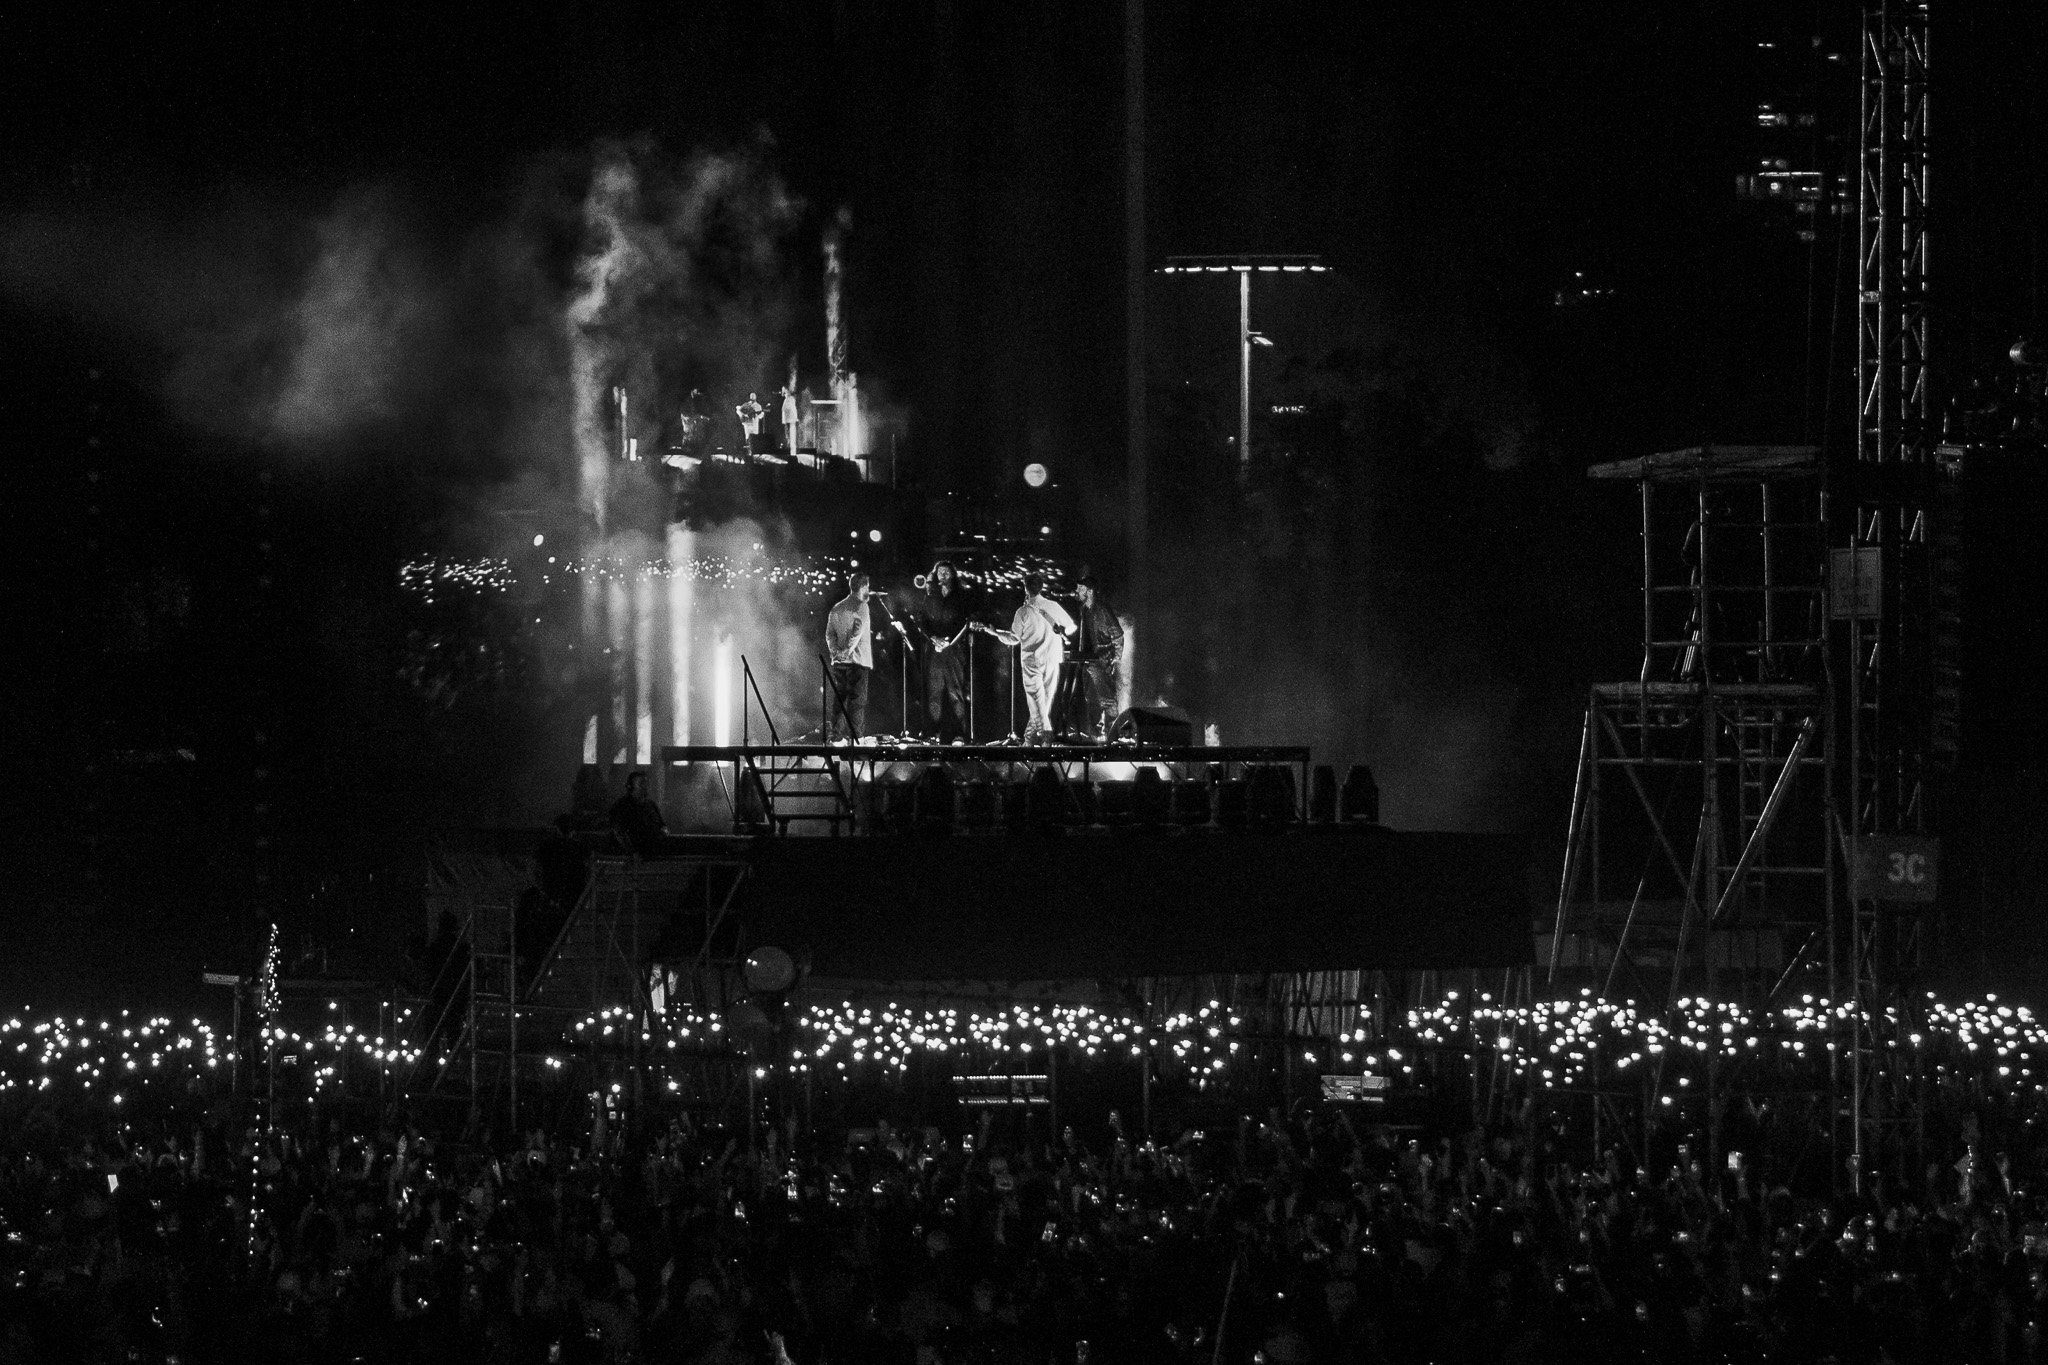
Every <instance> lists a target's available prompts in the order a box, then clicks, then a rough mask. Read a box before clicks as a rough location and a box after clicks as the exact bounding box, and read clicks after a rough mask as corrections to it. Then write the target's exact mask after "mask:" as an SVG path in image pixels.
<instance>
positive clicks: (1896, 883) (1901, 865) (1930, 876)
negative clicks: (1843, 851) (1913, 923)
mask: <svg viewBox="0 0 2048 1365" xmlns="http://www.w3.org/2000/svg"><path fill="white" fill-rule="evenodd" d="M1940 874H1941V841H1940V840H1939V839H1928V838H1924V837H1922V836H1920V835H1916V834H1866V835H1864V836H1863V837H1862V838H1861V839H1860V840H1858V841H1857V853H1856V880H1855V885H1854V887H1853V894H1854V895H1855V896H1856V898H1857V899H1858V900H1880V901H1912V902H1916V903H1920V904H1928V903H1931V902H1932V901H1933V900H1934V893H1935V888H1936V887H1937V886H1938V885H1939V883H1940Z"/></svg>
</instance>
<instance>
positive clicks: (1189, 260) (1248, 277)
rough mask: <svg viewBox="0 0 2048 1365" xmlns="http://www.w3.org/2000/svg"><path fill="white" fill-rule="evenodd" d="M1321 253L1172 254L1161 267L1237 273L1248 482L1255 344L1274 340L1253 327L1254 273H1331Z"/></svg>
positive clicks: (1241, 429) (1242, 472)
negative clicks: (1263, 254)
mask: <svg viewBox="0 0 2048 1365" xmlns="http://www.w3.org/2000/svg"><path fill="white" fill-rule="evenodd" d="M1329 269H1330V267H1328V266H1326V265H1324V264H1323V258H1322V257H1320V256H1169V257H1167V258H1166V264H1165V265H1163V266H1161V267H1159V271H1160V273H1161V274H1163V275H1221V274H1234V275H1236V276H1237V481H1238V483H1240V484H1244V483H1248V482H1250V479H1251V468H1252V347H1253V346H1255V345H1258V346H1270V345H1272V342H1270V341H1268V340H1267V339H1266V338H1264V337H1262V336H1260V335H1259V334H1258V333H1257V332H1254V331H1253V330H1252V272H1253V271H1254V270H1257V271H1262V272H1264V273H1266V274H1287V275H1299V274H1314V275H1322V274H1327V273H1328V272H1329Z"/></svg>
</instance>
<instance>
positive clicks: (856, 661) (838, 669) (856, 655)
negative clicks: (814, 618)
mask: <svg viewBox="0 0 2048 1365" xmlns="http://www.w3.org/2000/svg"><path fill="white" fill-rule="evenodd" d="M848 587H849V588H850V589H851V591H849V592H848V593H847V594H846V596H844V597H842V598H840V599H839V601H838V602H836V603H835V604H833V607H832V611H831V614H830V615H828V616H827V617H826V618H825V652H826V655H827V657H828V658H829V659H830V660H831V663H832V668H831V674H832V691H833V693H834V694H835V695H834V696H833V697H832V698H831V699H830V700H831V706H832V713H831V719H830V720H829V722H828V723H827V726H826V731H825V735H826V738H827V739H828V740H833V741H837V740H839V739H842V738H844V739H849V740H852V741H854V742H856V743H857V742H858V741H859V740H860V739H861V737H862V736H863V735H865V734H866V733H867V728H868V673H869V672H870V671H871V670H872V669H873V668H874V666H875V646H874V634H875V631H874V626H873V624H872V623H871V622H870V621H869V619H868V576H867V575H866V574H864V573H856V574H854V575H853V578H852V579H851V581H850V582H849V583H848Z"/></svg>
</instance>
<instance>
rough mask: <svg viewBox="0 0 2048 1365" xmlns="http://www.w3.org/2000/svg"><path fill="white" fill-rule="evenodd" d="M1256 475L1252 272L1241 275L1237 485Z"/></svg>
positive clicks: (1239, 284)
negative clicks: (1253, 439) (1253, 454)
mask: <svg viewBox="0 0 2048 1365" xmlns="http://www.w3.org/2000/svg"><path fill="white" fill-rule="evenodd" d="M1251 473H1252V272H1251V271H1249V270H1246V269H1244V268H1242V267H1239V269H1238V272H1237V481H1238V482H1239V483H1247V482H1249V481H1250V479H1251Z"/></svg>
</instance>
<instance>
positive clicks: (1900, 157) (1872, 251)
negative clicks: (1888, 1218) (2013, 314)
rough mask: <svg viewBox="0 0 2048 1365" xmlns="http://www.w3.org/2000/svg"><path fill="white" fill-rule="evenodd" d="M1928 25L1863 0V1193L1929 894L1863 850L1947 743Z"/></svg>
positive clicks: (1852, 1051) (1848, 899)
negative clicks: (1887, 1052)
mask: <svg viewBox="0 0 2048 1365" xmlns="http://www.w3.org/2000/svg"><path fill="white" fill-rule="evenodd" d="M1928 37H1929V26H1928V4H1927V0H1869V3H1867V4H1866V5H1865V7H1864V11H1863V41H1862V64H1861V79H1862V100H1861V140H1860V141H1861V148H1860V156H1859V172H1858V214H1857V223H1858V247H1859V250H1858V280H1857V284H1858V291H1857V301H1858V302H1857V308H1858V327H1857V399H1858V402H1857V426H1856V460H1855V464H1854V467H1853V470H1852V471H1851V479H1850V485H1851V490H1852V491H1851V494H1850V498H1851V508H1850V516H1849V517H1848V518H1846V521H1847V529H1848V532H1849V534H1848V537H1847V543H1846V545H1840V546H1836V547H1835V548H1834V564H1833V576H1834V579H1835V582H1836V593H1835V594H1834V599H1833V601H1834V607H1833V610H1831V612H1830V615H1831V617H1833V618H1834V626H1835V629H1834V632H1833V634H1834V641H1833V646H1834V650H1835V657H1836V659H1837V661H1838V662H1837V665H1836V671H1837V674H1838V681H1839V687H1838V692H1839V696H1838V697H1837V700H1836V709H1835V713H1834V715H1835V722H1836V725H1837V727H1838V729H1839V731H1840V736H1841V737H1840V740H1839V741H1838V744H1837V750H1838V752H1837V753H1836V756H1835V765H1834V776H1835V779H1836V781H1837V782H1838V783H1839V788H1840V793H1841V794H1840V797H1839V798H1838V801H1839V804H1840V806H1841V807H1842V808H1843V815H1844V822H1843V825H1842V827H1841V828H1840V829H1839V830H1838V842H1839V844H1840V845H1841V848H1840V857H1841V859H1842V864H1843V866H1844V868H1845V870H1846V871H1847V872H1848V876H1847V877H1845V879H1844V882H1845V897H1844V905H1845V906H1846V911H1847V913H1846V919H1847V925H1846V930H1847V933H1846V942H1844V943H1843V944H1841V945H1840V947H1841V949H1842V951H1843V956H1844V957H1845V958H1846V960H1847V966H1848V971H1847V973H1846V975H1847V981H1846V983H1844V984H1845V985H1846V986H1847V990H1848V997H1847V1002H1848V1005H1849V1010H1848V1031H1849V1034H1850V1037H1849V1039H1848V1042H1849V1047H1848V1052H1849V1055H1850V1057H1851V1058H1852V1059H1853V1061H1852V1065H1851V1067H1850V1068H1849V1071H1850V1076H1849V1094H1848V1096H1847V1115H1846V1117H1847V1118H1848V1119H1849V1127H1850V1129H1851V1133H1852V1143H1853V1151H1854V1159H1853V1162H1852V1165H1851V1168H1850V1169H1851V1178H1852V1181H1853V1182H1854V1183H1855V1185H1856V1188H1857V1189H1859V1190H1860V1189H1861V1182H1862V1178H1863V1176H1864V1174H1865V1173H1866V1167H1867V1166H1868V1165H1869V1162H1870V1158H1871V1155H1872V1147H1873V1145H1874V1144H1875V1143H1877V1141H1878V1139H1879V1133H1880V1130H1881V1129H1882V1128H1883V1127H1884V1126H1885V1125H1887V1124H1889V1123H1890V1122H1892V1121H1893V1120H1895V1119H1897V1118H1899V1117H1901V1116H1902V1114H1903V1107H1902V1106H1901V1105H1899V1104H1897V1103H1893V1102H1891V1100H1890V1099H1888V1098H1887V1093H1888V1090H1889V1089H1890V1088H1891V1087H1896V1086H1897V1085H1899V1084H1902V1083H1906V1081H1907V1079H1908V1078H1904V1077H1901V1076H1899V1075H1898V1074H1896V1073H1890V1074H1887V1073H1886V1070H1885V1068H1884V1067H1883V1066H1882V1065H1881V1060H1880V1059H1881V1056H1882V1045H1881V1040H1880V1039H1879V1038H1878V1037H1877V1034H1876V1029H1877V1028H1878V1027H1879V1025H1880V1021H1881V1020H1883V1019H1884V1018H1885V1017H1886V1016H1887V1014H1893V1015H1897V1014H1898V1013H1899V1012H1900V1011H1902V1010H1910V1009H1912V1007H1913V1005H1912V1001H1911V999H1910V994H1911V992H1910V986H1911V984H1912V983H1913V981H1914V980H1915V978H1916V976H1917V974H1918V971H1919V967H1920V963H1921V956H1922V938H1923V929H1924V923H1925V911H1926V909H1927V900H1929V899H1931V897H1932V894H1933V887H1932V885H1931V883H1929V882H1926V881H1923V882H1921V883H1920V884H1919V886H1917V887H1914V888H1907V890H1909V891H1911V892H1912V898H1911V899H1905V898H1899V897H1896V896H1894V895H1893V894H1891V893H1890V891H1888V889H1887V888H1885V887H1884V886H1883V885H1882V884H1881V883H1879V882H1878V881H1877V880H1876V879H1873V878H1869V877H1867V876H1859V875H1858V873H1859V871H1861V870H1863V869H1865V868H1867V867H1868V865H1869V862H1870V860H1871V859H1872V858H1873V856H1882V855H1887V854H1889V853H1892V852H1899V851H1900V850H1902V849H1906V848H1909V847H1913V846H1914V845H1911V844H1909V843H1907V842H1904V841H1911V840H1916V839H1922V840H1924V839H1925V838H1926V837H1927V836H1928V835H1929V834H1930V833H1931V831H1932V829H1933V828H1934V811H1933V810H1932V804H1931V794H1930V790H1929V779H1930V777H1931V776H1932V764H1933V762H1934V760H1935V758H1936V756H1937V753H1938V751H1939V746H1938V745H1937V735H1936V730H1935V724H1936V713H1937V707H1936V696H1937V684H1936V676H1935V674H1936V657H1935V656H1936V649H1935V642H1936V634H1937V628H1938V624H1939V622H1940V620H1941V616H1942V613H1940V612H1939V611H1937V609H1936V603H1935V596H1934V595H1935V593H1936V591H1937V586H1938V585H1937V579H1938V574H1937V573H1936V572H1935V567H1936V566H1935V565H1934V563H1933V557H1932V554H1931V551H1930V546H1932V545H1936V544H1937V543H1938V537H1937V536H1935V535H1934V534H1932V527H1931V525H1930V522H1931V518H1932V517H1933V515H1934V514H1935V512H1936V511H1937V506H1936V503H1937V497H1938V485H1939V482H1940V480H1939V477H1938V474H1937V466H1936V463H1935V450H1936V445H1937V442H1938V437H1939V433H1938V432H1936V431H1935V430H1934V429H1933V425H1932V422H1931V420H1930V416H1931V414H1932V412H1933V411H1934V408H1933V403H1932V397H1933V396H1932V394H1931V392H1930V388H1931V385H1930V380H1931V369H1930V366H1929V355H1930V348H1929V337H1928V296H1927V286H1928V254H1927V248H1928V241H1927V174H1928V161H1929V156H1928V152H1929V148H1928V118H1927V96H1928V81H1927V73H1928ZM1953 530H1954V528H1953V527H1952V526H1950V527H1945V528H1943V533H1944V534H1950V533H1952V532H1953ZM1948 739H1949V740H1951V741H1952V740H1953V735H1952V734H1951V735H1949V736H1948ZM1921 847H1924V846H1921ZM1900 856H1901V857H1905V856H1908V855H1907V854H1905V853H1903V852H1901V853H1900ZM1920 856H1923V857H1924V856H1926V855H1925V853H1924V852H1923V853H1922V854H1921V855H1920ZM1923 891H1924V893H1925V898H1924V899H1923V897H1922V895H1921V892H1923Z"/></svg>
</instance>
